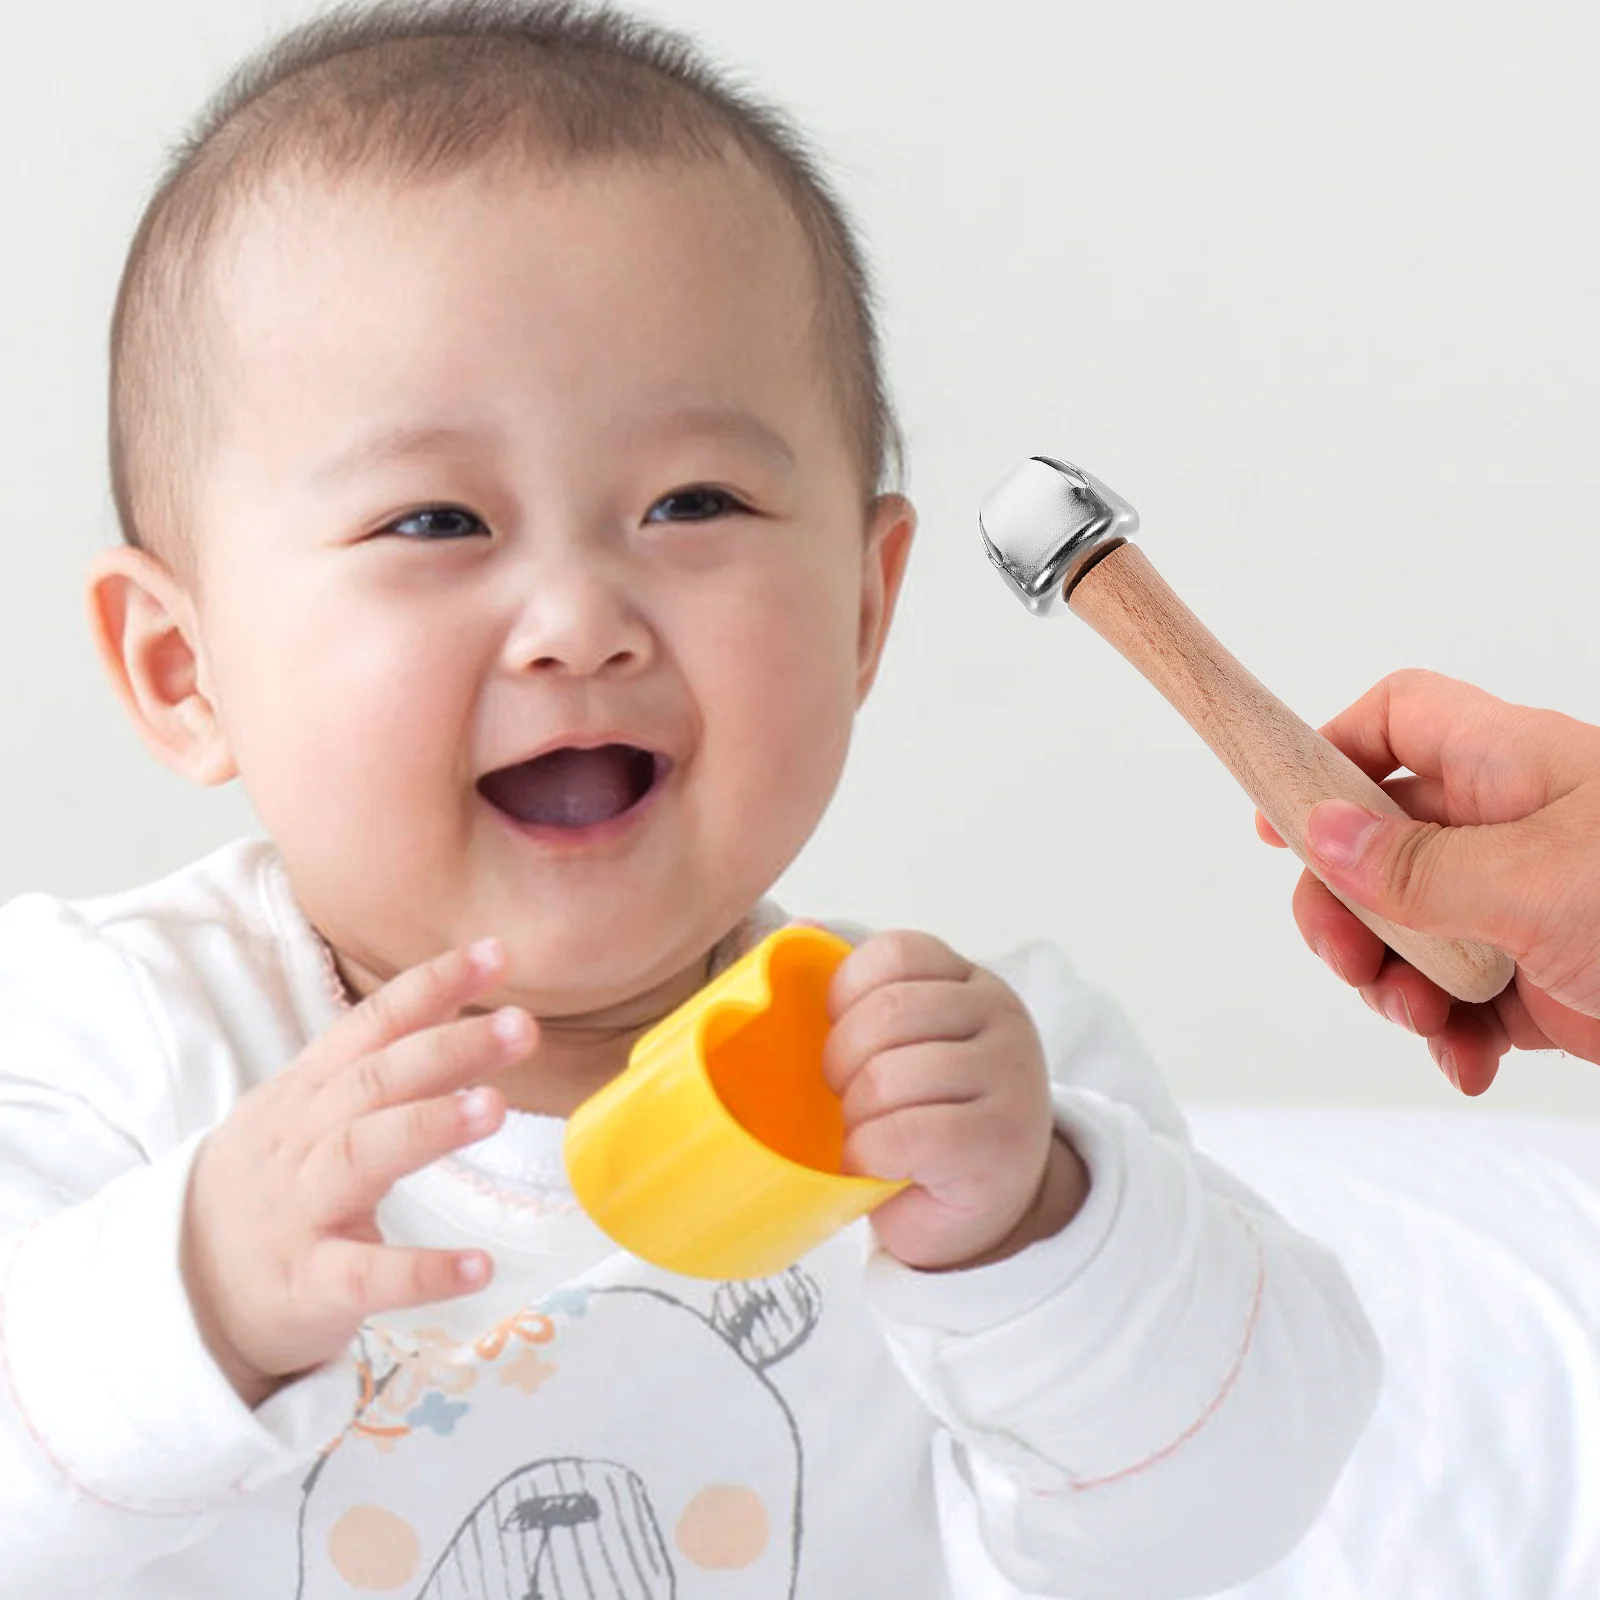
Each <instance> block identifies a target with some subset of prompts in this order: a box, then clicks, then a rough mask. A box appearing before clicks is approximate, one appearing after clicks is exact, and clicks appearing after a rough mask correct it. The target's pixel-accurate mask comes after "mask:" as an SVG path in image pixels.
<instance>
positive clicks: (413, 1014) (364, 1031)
mask: <svg viewBox="0 0 1600 1600" xmlns="http://www.w3.org/2000/svg"><path fill="white" fill-rule="evenodd" d="M505 969H506V952H505V946H504V945H503V944H501V942H500V941H499V940H498V939H479V940H478V941H477V943H476V944H471V945H467V946H465V947H463V948H459V949H455V950H446V951H445V952H444V954H442V955H438V956H435V957H434V958H433V960H431V961H425V962H423V963H422V965H421V966H416V967H411V968H410V969H408V970H407V971H405V972H402V973H401V974H400V975H399V976H398V977H397V978H392V979H390V981H389V982H388V983H386V984H384V986H383V987H382V988H381V989H379V990H377V991H376V992H375V993H373V994H369V995H368V996H367V998H366V999H365V1000H363V1001H362V1002H361V1004H360V1005H358V1006H356V1007H355V1008H354V1009H353V1010H351V1011H350V1012H349V1013H348V1014H347V1015H346V1016H343V1017H341V1018H340V1019H339V1021H338V1022H336V1023H335V1024H334V1025H333V1027H331V1028H330V1029H329V1030H328V1031H327V1033H325V1034H324V1035H323V1036H322V1039H321V1040H320V1041H319V1048H318V1050H317V1053H316V1059H317V1069H316V1073H315V1076H316V1078H317V1079H319V1080H320V1079H321V1078H322V1077H324V1076H326V1075H327V1074H328V1073H331V1072H337V1071H339V1070H340V1068H341V1067H343V1066H345V1065H346V1064H348V1063H349V1062H352V1061H357V1060H359V1059H360V1058H361V1057H362V1056H368V1055H371V1054H373V1052H375V1051H378V1050H382V1049H383V1048H384V1047H385V1046H386V1045H390V1044H393V1043H394V1042H395V1040H397V1039H403V1038H405V1037H406V1035H408V1034H412V1033H415V1032H416V1031H417V1030H418V1029H419V1028H426V1027H429V1026H430V1025H433V1024H437V1023H441V1022H448V1021H450V1019H451V1018H452V1017H454V1016H456V1015H457V1014H458V1013H459V1012H460V1010H461V1008H462V1007H463V1006H465V1005H467V1004H469V1003H470V1002H471V1001H473V1000H477V999H481V998H482V997H483V996H484V995H486V994H488V993H489V992H490V991H491V990H493V989H494V987H495V985H496V984H497V983H499V981H500V980H501V978H502V977H504V975H505Z"/></svg>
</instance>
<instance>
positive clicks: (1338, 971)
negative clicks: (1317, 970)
mask: <svg viewBox="0 0 1600 1600" xmlns="http://www.w3.org/2000/svg"><path fill="white" fill-rule="evenodd" d="M1317 954H1318V955H1319V956H1320V957H1321V958H1322V962H1323V965H1324V966H1326V967H1327V968H1328V970H1329V971H1330V972H1332V973H1333V974H1334V975H1335V976H1336V977H1337V978H1338V980H1339V981H1340V982H1341V983H1349V981H1350V980H1349V979H1348V978H1347V977H1345V975H1344V968H1343V967H1341V966H1340V965H1339V958H1338V956H1336V955H1335V954H1334V953H1333V946H1332V945H1331V944H1329V943H1328V941H1327V940H1326V939H1318V940H1317Z"/></svg>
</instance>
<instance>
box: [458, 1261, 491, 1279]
mask: <svg viewBox="0 0 1600 1600" xmlns="http://www.w3.org/2000/svg"><path fill="white" fill-rule="evenodd" d="M456 1271H457V1272H459V1273H460V1274H461V1281H462V1282H463V1283H482V1282H483V1280H484V1279H485V1278H487V1277H488V1276H489V1263H488V1262H487V1261H485V1260H484V1259H483V1257H482V1256H462V1257H461V1259H460V1260H459V1261H457V1262H456Z"/></svg>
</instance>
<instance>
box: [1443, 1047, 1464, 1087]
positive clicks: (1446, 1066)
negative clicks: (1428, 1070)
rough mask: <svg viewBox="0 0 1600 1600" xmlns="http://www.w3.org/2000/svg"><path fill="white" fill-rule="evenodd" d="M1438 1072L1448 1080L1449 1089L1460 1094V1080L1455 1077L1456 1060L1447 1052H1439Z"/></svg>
mask: <svg viewBox="0 0 1600 1600" xmlns="http://www.w3.org/2000/svg"><path fill="white" fill-rule="evenodd" d="M1439 1070H1440V1071H1441V1072H1442V1073H1443V1074H1444V1075H1445V1077H1447V1078H1448V1079H1449V1080H1450V1087H1451V1088H1452V1089H1454V1090H1455V1091H1456V1093H1457V1094H1459V1093H1460V1092H1461V1079H1460V1078H1459V1077H1458V1076H1457V1075H1456V1058H1455V1057H1454V1056H1453V1055H1451V1053H1450V1052H1449V1051H1448V1050H1441V1051H1440V1052H1439Z"/></svg>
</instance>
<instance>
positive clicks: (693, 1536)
mask: <svg viewBox="0 0 1600 1600" xmlns="http://www.w3.org/2000/svg"><path fill="white" fill-rule="evenodd" d="M820 1314H821V1296H820V1293H819V1291H818V1289H817V1286H816V1284H815V1282H814V1281H813V1280H812V1279H811V1278H810V1277H808V1276H807V1275H806V1274H805V1273H804V1272H802V1271H801V1270H800V1269H799V1268H797V1267H796V1268H791V1269H790V1270H789V1271H788V1272H786V1273H784V1274H783V1275H782V1276H780V1277H776V1278H766V1279H760V1280H756V1281H751V1282H746V1283H724V1284H719V1285H718V1286H717V1288H716V1290H715V1292H714V1293H713V1295H712V1297H711V1304H710V1308H709V1310H708V1311H705V1312H702V1311H699V1310H696V1309H694V1308H693V1307H691V1306H688V1305H686V1304H684V1303H683V1302H682V1301H681V1300H679V1299H677V1298H676V1297H675V1296H674V1295H672V1294H670V1293H667V1292H665V1291H664V1290H661V1289H655V1288H648V1287H622V1286H618V1287H611V1286H606V1287H595V1288H592V1289H587V1290H585V1289H575V1290H567V1291H563V1292H561V1293H560V1294H557V1295H554V1296H552V1297H550V1298H549V1299H547V1300H545V1301H542V1302H540V1303H539V1304H538V1305H536V1306H532V1307H529V1308H528V1309H526V1310H524V1311H521V1312H519V1313H517V1314H516V1315H515V1316H512V1317H509V1318H507V1319H506V1321H505V1322H503V1323H502V1324H500V1325H499V1326H497V1327H495V1328H493V1329H491V1330H490V1331H489V1332H488V1333H486V1334H484V1335H483V1336H482V1337H481V1338H479V1339H477V1340H476V1341H474V1342H473V1343H472V1344H469V1345H461V1344H457V1343H455V1342H453V1341H452V1340H451V1339H449V1338H448V1336H447V1335H445V1334H444V1333H443V1331H442V1330H439V1329H421V1330H418V1331H416V1332H413V1333H409V1334H407V1335H406V1336H405V1338H404V1340H400V1339H396V1338H395V1337H393V1336H391V1335H389V1334H386V1333H385V1334H381V1335H379V1336H377V1337H373V1336H370V1335H369V1336H365V1337H364V1339H363V1347H362V1349H363V1356H362V1360H361V1362H360V1364H359V1365H360V1371H361V1374H362V1381H363V1395H362V1402H361V1405H360V1409H359V1411H358V1414H357V1417H356V1419H355V1421H354V1422H353V1423H352V1425H351V1426H350V1427H349V1428H348V1429H347V1430H346V1431H345V1432H344V1434H342V1435H341V1436H340V1438H339V1439H338V1440H336V1441H335V1442H334V1443H333V1444H332V1445H330V1446H329V1447H328V1449H327V1450H326V1451H324V1452H323V1454H322V1455H321V1457H320V1458H319V1459H318V1461H317V1462H316V1464H315V1466H313V1468H312V1469H311V1471H310V1473H309V1474H308V1475H307V1477H306V1480H305V1482H304V1484H303V1485H302V1490H303V1493H302V1498H301V1508H300V1529H299V1572H300V1577H299V1585H298V1588H297V1590H296V1596H295V1600H350V1597H352V1596H355V1595H373V1594H390V1595H395V1596H403V1597H404V1600H695V1597H696V1596H700V1595H711V1594H715V1595H716V1596H717V1597H718V1600H745V1597H749V1600H758V1597H759V1600H774V1597H778V1596H786V1595H789V1596H792V1594H793V1593H794V1586H795V1582H796V1578H797V1574H798V1567H799V1553H800V1542H801V1532H802V1516H801V1509H802V1506H801V1499H802V1479H803V1465H804V1463H803V1458H802V1451H801V1442H800V1435H799V1432H798V1429H797V1428H796V1425H795V1421H794V1417H793V1414H792V1413H791V1411H790V1409H789V1407H788V1405H787V1403H786V1402H785V1401H784V1399H783V1396H782V1395H781V1394H780V1393H779V1391H778V1390H777V1388H776V1387H775V1386H774V1385H773V1383H772V1381H771V1379H770V1378H769V1377H768V1376H767V1369H768V1368H769V1367H772V1366H773V1365H775V1364H776V1363H778V1362H780V1361H782V1360H783V1359H784V1358H785V1357H786V1356H788V1355H791V1354H792V1353H793V1352H794V1351H795V1350H797V1349H798V1348H799V1347H800V1346H801V1345H802V1344H803V1343H804V1342H805V1341H806V1339H807V1338H808V1337H809V1336H810V1334H811V1332H812V1330H813V1329H814V1328H815V1327H816V1325H817V1321H818V1318H819V1316H820Z"/></svg>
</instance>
